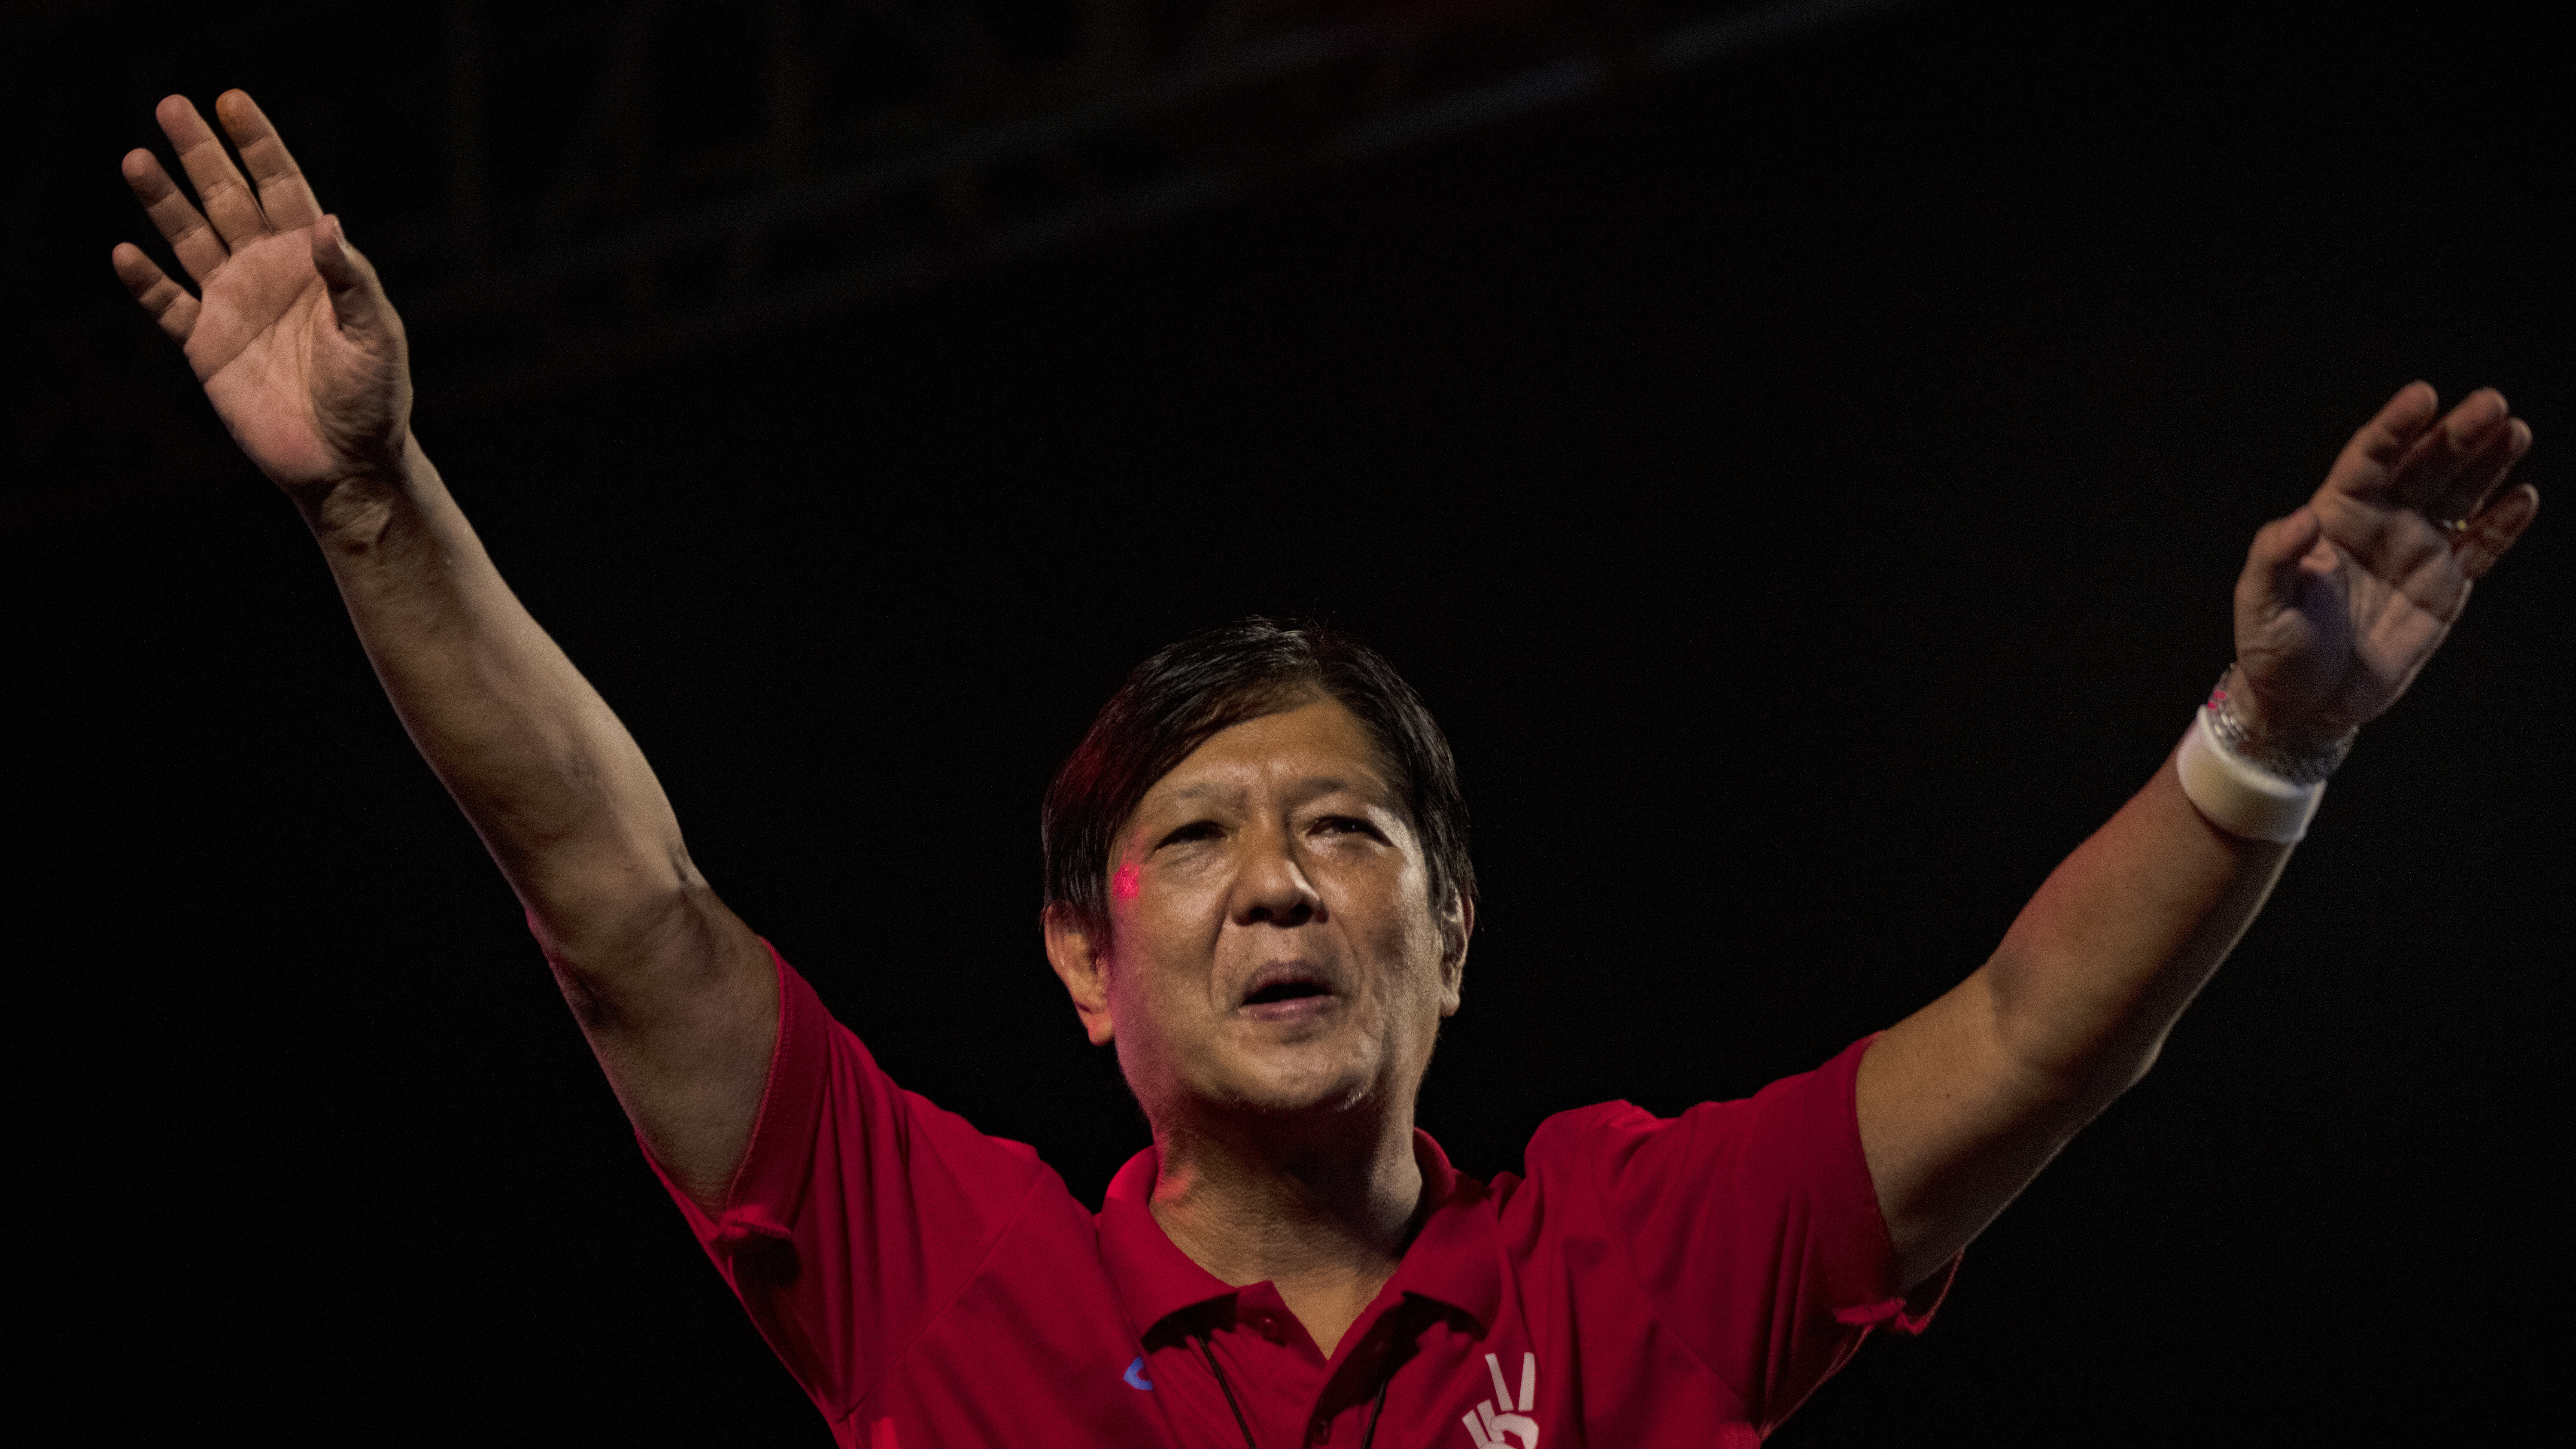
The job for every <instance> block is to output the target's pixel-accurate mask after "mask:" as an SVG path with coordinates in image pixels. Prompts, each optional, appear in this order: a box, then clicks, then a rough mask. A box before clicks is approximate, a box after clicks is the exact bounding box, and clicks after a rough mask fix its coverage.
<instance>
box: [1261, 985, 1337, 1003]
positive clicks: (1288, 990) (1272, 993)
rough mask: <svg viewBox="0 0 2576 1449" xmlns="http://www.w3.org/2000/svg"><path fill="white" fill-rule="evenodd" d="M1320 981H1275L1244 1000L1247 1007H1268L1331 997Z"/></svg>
mask: <svg viewBox="0 0 2576 1449" xmlns="http://www.w3.org/2000/svg"><path fill="white" fill-rule="evenodd" d="M1330 995H1332V993H1331V992H1329V991H1326V990H1325V989H1324V983H1322V982H1320V981H1273V982H1271V983H1270V984H1269V985H1267V986H1264V987H1262V988H1261V989H1260V990H1258V991H1255V992H1253V993H1252V994H1251V995H1249V996H1246V997H1245V998H1243V1004H1244V1005H1246V1006H1267V1005H1269V1004H1270V1003H1272V1002H1274V1001H1299V1000H1303V999H1304V998H1306V997H1309V996H1330Z"/></svg>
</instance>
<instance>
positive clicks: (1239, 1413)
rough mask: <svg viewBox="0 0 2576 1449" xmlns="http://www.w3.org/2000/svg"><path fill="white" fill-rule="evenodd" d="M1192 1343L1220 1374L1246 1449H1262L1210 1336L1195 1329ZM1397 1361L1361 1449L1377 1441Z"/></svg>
mask: <svg viewBox="0 0 2576 1449" xmlns="http://www.w3.org/2000/svg"><path fill="white" fill-rule="evenodd" d="M1190 1342H1192V1343H1195V1344H1197V1345H1198V1346H1199V1357H1201V1358H1203V1359H1206V1360H1207V1366H1208V1372H1209V1373H1212V1374H1214V1375H1216V1386H1217V1387H1218V1388H1220V1389H1223V1390H1224V1391H1225V1406H1226V1407H1227V1408H1229V1409H1232V1410H1234V1427H1236V1428H1238V1429H1241V1430H1242V1431H1243V1449H1261V1446H1260V1445H1258V1444H1255V1443H1253V1442H1252V1422H1251V1421H1250V1420H1248V1419H1246V1418H1244V1417H1243V1405H1242V1404H1241V1403H1239V1402H1237V1401H1236V1400H1235V1397H1234V1385H1232V1384H1230V1383H1228V1382H1226V1378H1225V1368H1224V1366H1223V1365H1221V1364H1219V1363H1218V1362H1217V1361H1216V1350H1215V1349H1213V1348H1211V1347H1209V1346H1208V1341H1207V1335H1206V1334H1204V1333H1201V1332H1200V1331H1198V1330H1197V1329H1195V1328H1193V1329H1191V1330H1190ZM1396 1362H1397V1361H1396V1359H1395V1358H1394V1356H1393V1355H1392V1354H1390V1355H1389V1356H1388V1360H1387V1366H1386V1373H1385V1375H1384V1376H1383V1377H1381V1378H1380V1379H1379V1380H1378V1381H1377V1399H1376V1400H1375V1401H1374V1402H1373V1403H1371V1404H1370V1405H1369V1421H1368V1432H1367V1433H1365V1434H1363V1435H1361V1436H1360V1449H1369V1446H1370V1445H1372V1444H1375V1443H1376V1442H1377V1421H1378V1416H1379V1415H1381V1414H1384V1413H1385V1412H1386V1390H1387V1386H1388V1385H1389V1384H1392V1383H1394V1382H1395V1367H1396Z"/></svg>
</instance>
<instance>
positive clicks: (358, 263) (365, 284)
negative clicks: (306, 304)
mask: <svg viewBox="0 0 2576 1449" xmlns="http://www.w3.org/2000/svg"><path fill="white" fill-rule="evenodd" d="M313 270H315V271H317V272H320V273H321V274H322V285H323V286H324V287H325V288H326V289H328V290H329V292H330V294H331V315H332V316H334V317H337V318H339V319H340V330H341V331H343V332H346V333H348V334H349V335H350V336H352V337H353V338H357V339H360V340H367V339H372V338H376V337H380V336H382V335H383V334H384V333H385V331H386V329H387V327H388V325H389V324H390V322H391V320H392V308H391V307H389V306H388V305H387V304H386V302H385V290H384V288H383V287H382V286H381V285H379V284H378V283H377V281H376V269H375V268H374V267H372V266H370V265H368V264H367V259H366V258H365V257H363V256H360V255H359V254H358V249H357V248H356V247H353V246H351V245H349V233H348V229H347V228H345V227H343V226H341V225H340V218H338V217H336V216H326V217H323V218H322V219H321V220H320V221H318V222H316V223H314V226H313Z"/></svg>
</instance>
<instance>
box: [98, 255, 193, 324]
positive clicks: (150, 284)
mask: <svg viewBox="0 0 2576 1449" xmlns="http://www.w3.org/2000/svg"><path fill="white" fill-rule="evenodd" d="M108 265H110V266H112V267H114V268H116V279H117V280H118V281H120V282H123V283H124V284H125V290H127V291H129V292H131V293H133V294H134V300H135V301H137V302H140V303H142V304H143V310H144V311H146V312H149V313H151V314H152V320H153V321H155V322H158V323H160V324H161V331H162V332H163V333H164V334H165V335H167V336H168V337H169V339H170V340H171V341H173V342H182V343H184V342H186V341H187V340H188V334H189V333H190V332H192V331H194V330H195V329H196V326H197V299H196V298H194V297H192V296H190V295H188V289H187V288H185V287H182V286H180V285H179V284H178V283H176V282H174V281H171V280H170V278H169V276H168V274H167V273H165V272H163V271H162V270H161V269H160V268H159V267H157V266H155V265H153V262H152V259H151V258H150V257H147V256H145V255H144V254H143V248H141V247H139V246H136V245H135V244H134V243H132V242H118V243H117V244H116V250H115V251H114V252H112V253H110V254H109V256H108Z"/></svg>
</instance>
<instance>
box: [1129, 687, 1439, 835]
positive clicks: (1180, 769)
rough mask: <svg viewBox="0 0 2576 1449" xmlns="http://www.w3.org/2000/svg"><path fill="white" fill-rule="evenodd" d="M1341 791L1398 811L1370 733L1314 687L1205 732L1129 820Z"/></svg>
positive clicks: (1397, 795)
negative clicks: (1270, 708) (1263, 711)
mask: <svg viewBox="0 0 2576 1449" xmlns="http://www.w3.org/2000/svg"><path fill="white" fill-rule="evenodd" d="M1342 793H1356V794H1359V795H1361V796H1364V797H1366V798H1368V799H1369V800H1371V801H1372V802H1375V803H1379V804H1383V805H1385V806H1386V807H1388V808H1390V809H1394V810H1397V811H1399V812H1400V811H1402V809H1403V799H1402V793H1401V791H1400V789H1399V788H1398V783H1397V779H1396V775H1395V771H1394V769H1393V768H1392V767H1391V763H1390V761H1389V760H1388V758H1387V753H1386V750H1385V748H1384V747H1383V746H1382V745H1380V744H1379V742H1378V739H1377V736H1376V735H1375V733H1374V732H1372V731H1371V730H1370V729H1369V727H1368V725H1367V724H1366V723H1365V722H1364V721H1362V720H1361V719H1360V717H1359V716H1358V715H1356V714H1353V713H1352V712H1351V710H1350V708H1349V706H1347V705H1345V704H1343V703H1342V702H1341V701H1340V700H1338V699H1335V698H1333V697H1332V696H1330V695H1327V694H1322V693H1320V692H1317V693H1314V694H1310V695H1307V696H1306V697H1304V698H1303V699H1299V700H1292V701H1290V702H1289V703H1288V704H1287V707H1285V708H1282V709H1277V710H1273V711H1270V712H1269V713H1266V714H1259V715H1255V716H1253V717H1252V718H1250V719H1247V720H1243V721H1240V722H1238V723H1236V724H1232V725H1229V726H1227V727H1226V728H1224V729H1221V730H1219V731H1217V732H1216V733H1215V734H1213V735H1210V736H1209V737H1208V738H1207V739H1206V740H1204V741H1202V742H1201V743H1200V744H1199V746H1198V748H1197V749H1195V750H1192V751H1191V752H1190V753H1189V754H1188V755H1186V756H1184V757H1183V758H1182V760H1181V762H1180V763H1179V764H1177V765H1174V766H1173V767H1172V768H1171V769H1170V770H1168V771H1166V772H1165V773H1164V775H1163V776H1162V778H1160V779H1158V780H1156V781H1155V782H1154V783H1153V784H1152V785H1151V786H1149V787H1147V789H1146V791H1145V794H1144V798H1142V799H1141V800H1139V801H1138V802H1137V806H1136V811H1135V814H1134V816H1132V817H1131V821H1130V823H1131V826H1132V824H1133V823H1134V822H1135V821H1136V820H1141V819H1143V818H1144V817H1146V816H1149V815H1159V814H1162V813H1165V812H1167V811H1171V810H1175V809H1187V808H1189V807H1191V806H1200V807H1204V808H1226V809H1242V808H1247V807H1249V806H1251V805H1253V804H1254V803H1256V802H1261V803H1268V804H1272V805H1278V806H1284V807H1287V808H1294V807H1295V806H1296V805H1299V804H1303V803H1306V802H1309V801H1311V800H1313V799H1316V798H1318V797H1320V796H1324V795H1331V794H1342Z"/></svg>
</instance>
